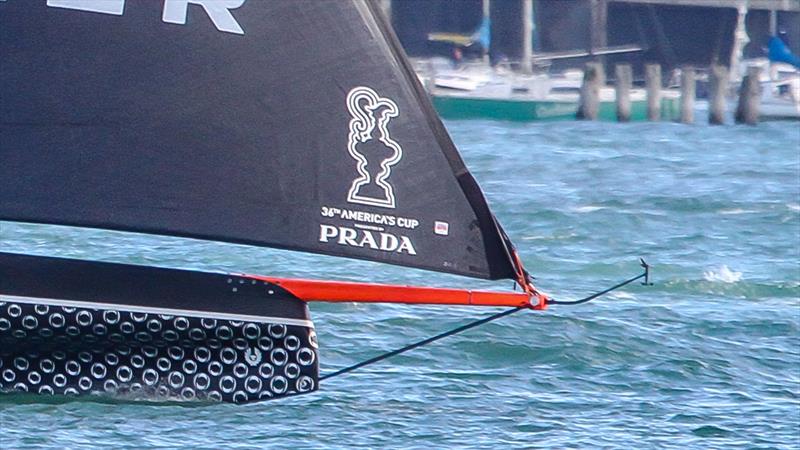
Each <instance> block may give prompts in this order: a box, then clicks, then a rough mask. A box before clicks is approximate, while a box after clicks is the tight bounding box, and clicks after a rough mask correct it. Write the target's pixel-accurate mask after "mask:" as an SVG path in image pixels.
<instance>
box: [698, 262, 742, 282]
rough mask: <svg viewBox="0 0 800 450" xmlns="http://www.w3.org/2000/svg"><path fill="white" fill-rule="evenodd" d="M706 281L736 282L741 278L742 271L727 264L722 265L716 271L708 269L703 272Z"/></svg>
mask: <svg viewBox="0 0 800 450" xmlns="http://www.w3.org/2000/svg"><path fill="white" fill-rule="evenodd" d="M703 278H704V279H705V280H706V281H721V282H723V283H737V282H739V281H741V280H742V272H736V271H733V270H731V269H730V268H729V267H728V266H726V265H724V264H723V265H722V266H720V267H719V268H718V269H717V270H716V271H715V270H713V269H712V270H708V271H705V272H703Z"/></svg>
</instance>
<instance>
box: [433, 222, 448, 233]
mask: <svg viewBox="0 0 800 450" xmlns="http://www.w3.org/2000/svg"><path fill="white" fill-rule="evenodd" d="M433 232H434V234H438V235H439V236H447V235H448V234H450V224H449V223H447V222H440V221H438V220H437V221H436V222H434V223H433Z"/></svg>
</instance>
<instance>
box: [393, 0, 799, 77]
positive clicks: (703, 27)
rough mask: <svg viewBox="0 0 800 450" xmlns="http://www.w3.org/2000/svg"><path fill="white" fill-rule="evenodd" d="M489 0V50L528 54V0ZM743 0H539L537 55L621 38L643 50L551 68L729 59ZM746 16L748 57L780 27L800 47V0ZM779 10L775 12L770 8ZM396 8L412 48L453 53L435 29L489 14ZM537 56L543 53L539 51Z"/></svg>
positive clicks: (420, 5) (410, 3)
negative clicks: (525, 3)
mask: <svg viewBox="0 0 800 450" xmlns="http://www.w3.org/2000/svg"><path fill="white" fill-rule="evenodd" d="M523 1H524V0H490V3H489V13H490V19H491V23H492V30H491V54H492V56H493V57H497V56H500V55H502V56H506V57H507V58H508V59H509V60H512V61H518V60H519V59H520V58H521V56H522V41H523V38H522V10H523V7H522V2H523ZM738 3H739V2H738V1H737V0H673V1H666V0H533V11H534V14H533V16H534V19H533V22H534V31H533V52H534V55H537V56H539V57H542V56H545V57H546V56H547V55H548V54H553V53H556V54H557V53H560V52H574V51H585V52H589V51H591V50H592V49H595V50H596V49H599V48H608V47H611V48H614V47H619V46H628V47H639V48H641V50H640V51H634V52H628V53H622V54H612V55H606V56H602V57H601V56H587V57H578V58H568V59H555V60H551V61H550V63H552V69H553V70H561V69H565V68H570V67H581V66H582V65H583V63H585V62H586V61H587V60H589V59H596V58H603V59H604V62H606V63H607V67H611V66H612V65H613V64H614V63H617V62H630V63H632V64H633V65H634V70H636V72H637V73H641V70H642V67H643V65H644V64H645V63H650V62H657V63H660V64H661V65H662V66H663V67H664V69H665V70H670V69H672V68H675V67H678V66H681V65H692V66H696V67H707V66H709V65H711V64H712V63H721V64H728V63H729V62H730V56H731V51H732V46H733V36H734V31H735V29H736V23H737V17H738V13H737V9H736V6H737V5H738ZM749 4H750V9H749V11H748V14H747V17H746V25H747V33H748V35H749V38H750V43H749V44H748V45H747V46H746V47H745V52H744V53H745V57H758V56H765V55H766V53H765V50H764V48H765V47H766V44H767V40H768V39H769V37H770V35H771V33H770V31H771V28H772V26H773V25H772V24H771V20H774V21H775V24H774V27H775V29H776V31H783V32H785V34H784V35H783V38H784V40H785V41H786V42H787V44H789V46H790V48H791V49H792V50H793V51H794V52H795V53H796V54H797V53H799V52H800V0H750V2H749ZM768 7H769V8H775V9H777V12H776V13H775V14H774V16H772V17H771V14H772V13H771V12H770V10H768V9H766V8H768ZM391 16H392V23H393V25H394V27H395V30H396V32H397V34H398V36H399V37H400V40H401V41H402V42H403V45H404V46H405V48H406V51H407V52H408V53H409V54H410V55H412V56H430V55H435V54H441V55H447V54H448V51H449V50H451V49H448V48H447V46H446V45H443V44H442V43H440V42H439V43H437V42H431V41H429V40H428V33H430V32H453V33H461V34H470V33H472V32H474V31H476V30H477V28H478V27H479V26H480V23H481V20H482V17H483V1H482V0H392V1H391ZM536 60H537V61H539V63H540V64H541V63H543V61H542V60H541V59H539V58H536Z"/></svg>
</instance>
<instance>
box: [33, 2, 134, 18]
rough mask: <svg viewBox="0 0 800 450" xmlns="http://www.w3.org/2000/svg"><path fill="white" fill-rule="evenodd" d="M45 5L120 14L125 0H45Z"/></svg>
mask: <svg viewBox="0 0 800 450" xmlns="http://www.w3.org/2000/svg"><path fill="white" fill-rule="evenodd" d="M47 6H50V7H53V8H66V9H77V10H78V11H89V12H96V13H102V14H114V15H115V16H121V15H122V11H123V10H124V9H125V0H47Z"/></svg>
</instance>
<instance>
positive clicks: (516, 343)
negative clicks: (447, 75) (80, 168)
mask: <svg viewBox="0 0 800 450" xmlns="http://www.w3.org/2000/svg"><path fill="white" fill-rule="evenodd" d="M448 127H449V129H450V131H451V133H452V135H453V137H454V139H455V140H456V143H457V144H458V145H459V148H460V149H461V150H462V153H463V155H464V158H465V160H466V162H467V164H468V166H469V167H470V168H471V169H472V171H473V173H474V174H475V176H476V178H477V179H478V180H479V182H480V183H481V185H482V186H483V188H484V190H485V191H486V194H487V197H488V199H489V201H490V203H491V205H492V207H493V209H494V211H495V213H496V214H497V216H498V217H499V218H500V220H501V222H502V223H503V224H504V226H505V228H506V230H507V231H508V233H509V235H510V236H511V237H512V239H513V240H514V241H515V243H516V245H517V246H518V247H519V250H520V251H521V254H522V256H523V259H524V261H525V262H526V265H527V266H528V268H529V270H531V272H532V273H534V274H535V275H536V277H537V280H538V285H539V287H540V288H541V289H543V290H545V291H547V292H548V293H550V294H552V295H553V296H555V297H557V298H560V299H574V298H578V297H581V296H582V295H584V294H586V293H589V292H591V291H593V290H599V289H600V288H603V287H606V286H608V285H611V284H614V283H616V282H617V281H620V280H622V279H625V278H628V277H630V276H633V275H636V274H638V273H639V268H638V266H637V262H636V261H637V258H638V257H639V256H643V257H645V258H646V259H647V260H648V261H649V262H650V263H652V264H653V265H654V266H655V268H654V271H655V273H654V275H655V280H654V281H655V282H656V284H655V286H652V287H643V286H639V285H636V286H632V287H630V288H627V289H625V290H624V291H620V292H618V293H615V294H612V295H611V296H610V297H607V298H605V299H604V300H602V301H598V302H595V303H589V304H587V305H584V306H580V307H574V308H566V307H561V308H556V307H553V308H551V309H550V310H548V311H546V312H543V313H538V312H530V313H519V314H517V315H515V316H511V317H509V318H505V319H502V320H501V321H498V322H495V323H492V324H490V325H487V326H484V327H482V328H478V329H475V330H472V331H470V332H468V333H465V334H463V335H459V336H455V337H452V338H448V339H447V340H445V341H441V342H439V343H437V344H435V345H432V346H429V347H425V348H422V349H418V350H415V351H413V352H411V353H408V354H406V355H403V356H400V357H397V358H394V359H391V360H389V361H385V362H383V363H381V364H380V365H379V366H373V367H371V368H366V369H364V370H361V371H359V372H355V373H352V374H350V375H347V376H344V377H342V378H338V379H332V380H329V381H328V382H326V383H324V384H323V389H322V390H321V391H320V392H318V393H315V394H312V395H306V396H300V397H296V398H291V399H287V400H282V401H276V402H267V403H262V404H253V405H247V406H233V405H216V406H203V407H184V406H175V405H147V404H120V403H111V404H103V403H96V402H90V401H70V402H51V403H42V402H41V400H38V399H34V400H32V399H30V398H22V397H8V396H6V397H2V398H0V447H2V448H23V447H31V448H33V447H63V448H78V447H92V446H102V447H109V448H140V447H146V446H154V447H183V446H186V447H193V448H221V447H240V448H254V447H269V446H274V447H290V446H291V447H296V448H318V447H348V448H355V447H364V448H366V447H369V448H382V447H392V448H395V447H405V448H426V447H432V448H448V447H469V448H487V447H494V448H510V447H515V448H522V447H557V448H574V447H582V448H593V447H607V448H732V447H741V448H800V127H798V126H797V124H790V123H777V124H762V125H759V126H758V127H755V128H750V127H733V126H730V127H716V128H711V127H707V126H681V125H676V124H625V125H617V124H591V123H559V124H541V125H539V124H526V125H521V124H503V123H490V122H473V121H470V122H450V123H448ZM0 227H2V229H1V231H2V242H0V249H1V250H5V251H17V252H27V253H39V254H49V255H65V256H72V257H82V258H92V259H103V260H113V261H122V262H133V263H148V264H158V265H165V266H174V267H184V268H201V269H213V270H220V269H221V270H230V271H240V272H241V271H244V272H254V273H264V274H272V275H288V276H304V277H309V276H313V277H333V278H338V279H353V280H371V281H379V282H392V283H408V284H433V285H442V286H469V287H497V285H495V284H492V283H486V282H480V281H473V280H468V279H463V278H459V277H451V276H447V275H442V274H435V273H426V272H421V271H415V270H406V269H401V268H396V267H386V266H380V265H375V264H371V263H366V262H360V261H342V260H338V259H333V258H326V257H319V256H311V255H300V254H294V253H288V252H282V251H274V250H269V249H257V248H247V247H242V246H236V245H227V244H218V243H209V242H200V241H186V240H179V239H172V238H162V237H153V236H142V235H125V234H121V233H112V232H102V231H86V230H75V229H68V228H59V227H43V226H32V225H20V224H11V223H7V222H6V223H0ZM501 287H503V288H506V287H507V286H506V284H505V283H503V284H502V286H501ZM486 313H487V312H486V310H475V309H468V308H448V309H445V308H435V307H430V308H420V307H406V306H381V305H355V304H341V305H325V304H321V305H313V314H314V317H315V321H316V324H317V328H318V331H319V335H320V342H321V345H322V348H321V352H322V361H323V366H322V367H323V371H331V370H334V369H336V368H339V367H342V366H344V365H348V364H351V363H355V362H358V361H360V360H362V359H365V358H368V357H371V356H374V355H376V354H378V353H380V352H383V351H386V350H390V349H393V348H395V347H399V346H402V345H404V344H405V343H408V342H410V341H413V340H417V339H419V338H423V337H427V336H429V335H431V334H434V333H436V332H439V331H442V330H444V329H447V328H449V327H452V326H455V325H458V324H461V323H463V322H465V321H467V320H469V319H471V318H475V317H478V316H479V315H481V314H486Z"/></svg>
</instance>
